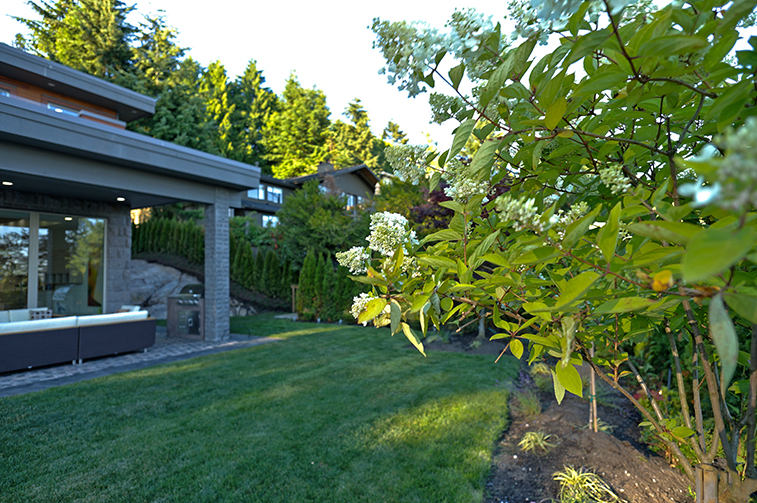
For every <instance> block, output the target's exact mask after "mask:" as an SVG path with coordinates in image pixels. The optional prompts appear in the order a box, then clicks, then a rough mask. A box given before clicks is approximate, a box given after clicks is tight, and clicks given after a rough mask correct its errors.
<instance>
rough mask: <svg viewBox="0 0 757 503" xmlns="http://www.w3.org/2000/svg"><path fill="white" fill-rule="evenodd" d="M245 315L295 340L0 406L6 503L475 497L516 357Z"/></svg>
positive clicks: (457, 500)
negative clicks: (420, 348) (415, 345)
mask: <svg viewBox="0 0 757 503" xmlns="http://www.w3.org/2000/svg"><path fill="white" fill-rule="evenodd" d="M246 321H247V322H248V323H250V324H251V325H255V326H260V327H262V328H261V331H262V332H264V335H271V334H272V333H286V334H289V335H291V334H293V333H297V334H298V335H296V336H292V337H291V338H289V340H287V341H283V342H280V343H276V344H265V345H261V346H256V347H252V348H246V349H241V350H235V351H229V352H226V353H220V354H215V355H209V356H205V357H200V358H195V359H192V360H188V361H183V362H176V363H172V364H167V365H160V366H156V367H152V368H148V369H143V370H139V371H135V372H131V373H126V374H120V375H113V376H108V377H104V378H99V379H93V380H90V381H85V382H80V383H77V384H74V385H70V386H62V387H58V388H51V389H49V390H47V391H43V392H40V393H33V394H28V395H21V396H16V397H10V398H4V399H0V421H2V423H3V425H4V427H3V428H2V429H0V473H2V474H3V475H2V476H0V494H2V497H0V500H2V501H31V502H35V501H39V502H47V501H60V502H77V503H78V502H100V501H166V502H174V501H175V502H184V501H193V502H195V501H197V502H211V501H214V502H215V501H245V502H253V503H255V502H260V503H270V502H273V503H275V502H282V503H283V502H287V503H288V502H291V501H308V502H324V503H331V502H353V501H363V502H376V503H385V502H398V503H400V502H401V503H405V502H418V503H426V502H431V501H433V502H434V503H439V502H449V503H480V501H481V500H482V498H483V487H484V482H485V478H486V474H487V473H488V470H489V463H490V458H491V451H492V448H493V446H494V443H495V441H496V438H497V436H498V435H499V434H500V433H501V431H502V430H503V428H504V427H505V423H506V401H507V396H506V394H505V393H504V392H503V391H502V388H500V387H497V386H496V383H497V381H500V382H502V381H503V380H507V379H511V378H513V377H514V376H515V375H516V372H517V370H516V369H517V364H516V363H514V362H512V361H505V362H503V361H501V362H500V363H499V364H496V365H495V364H493V362H492V359H491V358H488V357H485V356H475V355H462V354H455V353H433V354H429V356H428V358H423V357H422V356H420V355H419V354H418V353H417V351H415V350H414V349H412V348H409V347H408V344H407V341H405V340H403V339H400V338H392V337H389V335H388V331H386V330H375V329H371V328H363V327H355V326H338V325H315V324H304V323H295V322H291V321H286V320H284V321H283V322H282V321H280V320H272V319H270V318H266V317H263V318H262V320H260V322H257V320H256V318H248V319H246ZM282 325H283V326H282ZM284 329H286V330H284ZM266 331H267V332H268V333H265V332H266Z"/></svg>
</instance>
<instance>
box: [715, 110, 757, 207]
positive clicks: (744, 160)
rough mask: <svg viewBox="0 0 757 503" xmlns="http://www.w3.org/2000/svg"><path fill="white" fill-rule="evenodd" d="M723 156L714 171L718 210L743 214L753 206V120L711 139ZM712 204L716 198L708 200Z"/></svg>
mask: <svg viewBox="0 0 757 503" xmlns="http://www.w3.org/2000/svg"><path fill="white" fill-rule="evenodd" d="M715 141H716V143H717V144H719V145H720V146H721V147H722V148H723V149H724V150H725V151H726V155H725V157H724V158H723V159H722V161H721V163H720V168H719V169H718V171H717V178H718V181H717V182H716V183H715V184H713V186H714V187H716V186H718V185H719V188H720V189H721V193H720V194H715V196H718V195H720V203H719V204H720V206H721V207H723V208H725V209H729V210H734V211H738V212H741V211H746V210H747V209H748V207H749V205H750V204H751V205H753V206H757V118H755V117H749V118H748V119H747V120H746V121H745V122H744V125H743V126H742V127H740V128H739V129H738V130H736V131H729V132H727V133H726V134H725V135H723V136H720V137H718V138H716V139H715ZM710 199H711V200H712V201H714V200H717V197H711V198H710Z"/></svg>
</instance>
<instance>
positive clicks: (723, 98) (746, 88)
mask: <svg viewBox="0 0 757 503" xmlns="http://www.w3.org/2000/svg"><path fill="white" fill-rule="evenodd" d="M752 89H753V85H752V81H751V80H749V79H745V80H743V81H741V82H739V83H738V84H734V85H732V86H729V87H728V88H727V89H726V90H725V91H723V93H722V94H721V95H720V96H718V97H717V98H716V99H715V102H714V103H713V104H712V106H710V108H709V110H707V113H706V114H704V119H705V120H706V121H708V120H710V119H713V118H715V117H719V116H720V115H721V114H722V113H723V111H724V110H725V109H726V108H727V107H728V106H730V105H732V104H734V103H739V102H744V101H746V100H747V99H748V98H749V93H750V92H751V91H752ZM742 104H743V103H742Z"/></svg>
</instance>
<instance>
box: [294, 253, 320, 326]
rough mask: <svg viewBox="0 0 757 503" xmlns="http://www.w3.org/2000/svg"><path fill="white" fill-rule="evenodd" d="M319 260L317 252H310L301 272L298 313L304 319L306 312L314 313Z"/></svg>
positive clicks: (306, 256)
mask: <svg viewBox="0 0 757 503" xmlns="http://www.w3.org/2000/svg"><path fill="white" fill-rule="evenodd" d="M317 265H318V259H317V258H316V254H315V252H313V251H312V250H308V253H307V255H305V260H304V261H303V263H302V269H301V270H300V278H299V287H298V292H297V313H298V314H299V315H300V317H303V318H304V316H303V315H304V313H305V311H306V310H311V311H312V304H313V298H314V297H315V294H314V291H313V290H314V286H315V285H314V276H315V268H316V267H317Z"/></svg>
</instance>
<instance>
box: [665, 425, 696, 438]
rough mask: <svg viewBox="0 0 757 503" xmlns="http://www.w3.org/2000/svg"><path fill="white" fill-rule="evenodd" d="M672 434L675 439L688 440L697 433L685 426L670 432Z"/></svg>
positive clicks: (677, 427)
mask: <svg viewBox="0 0 757 503" xmlns="http://www.w3.org/2000/svg"><path fill="white" fill-rule="evenodd" d="M670 433H672V434H673V436H674V437H678V438H688V437H690V436H692V435H693V434H694V433H695V431H694V430H692V429H691V428H687V427H685V426H676V427H675V428H673V429H672V430H670Z"/></svg>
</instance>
